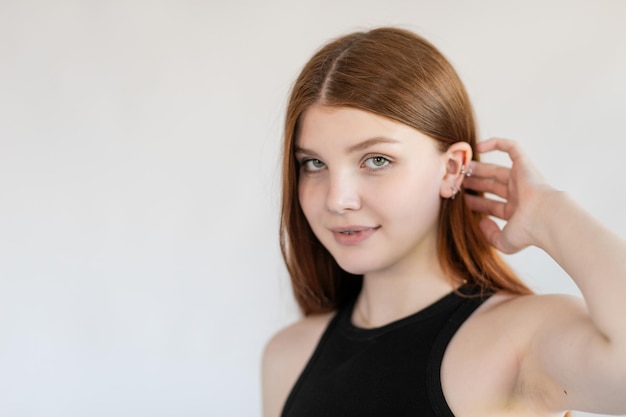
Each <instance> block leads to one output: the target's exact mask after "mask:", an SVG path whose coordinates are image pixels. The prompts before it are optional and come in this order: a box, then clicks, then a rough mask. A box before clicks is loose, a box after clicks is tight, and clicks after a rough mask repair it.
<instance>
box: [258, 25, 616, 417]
mask: <svg viewBox="0 0 626 417" xmlns="http://www.w3.org/2000/svg"><path fill="white" fill-rule="evenodd" d="M475 130H476V129H475V124H474V119H473V116H472V109H471V105H470V102H469V99H468V97H467V94H466V92H465V89H464V87H463V85H462V83H461V82H460V80H459V78H458V76H457V74H456V73H455V71H454V70H453V68H452V67H451V65H450V64H449V63H448V62H447V61H446V59H445V58H444V57H443V56H442V55H441V54H440V53H439V52H438V51H437V50H436V49H435V48H434V47H433V46H432V45H431V44H430V43H428V42H427V41H426V40H424V39H422V38H421V37H419V36H416V35H415V34H413V33H410V32H407V31H403V30H399V29H393V28H381V29H376V30H372V31H370V32H367V33H354V34H351V35H348V36H344V37H342V38H339V39H337V40H335V41H333V42H331V43H329V44H328V45H326V46H324V47H323V48H322V49H321V50H320V51H319V52H318V53H317V54H316V55H315V56H313V58H312V59H311V60H310V61H309V62H308V63H307V64H306V66H305V67H304V69H303V70H302V72H301V74H300V76H299V78H298V80H297V81H296V84H295V86H294V88H293V92H292V94H291V98H290V101H289V105H288V110H287V117H286V125H285V144H284V160H283V203H282V217H281V220H282V221H281V245H282V250H283V255H284V258H285V261H286V264H287V267H288V270H289V273H290V275H291V278H292V283H293V289H294V294H295V297H296V299H297V301H298V303H299V305H300V307H301V309H302V311H303V313H304V315H305V318H304V319H302V320H301V321H299V322H297V323H295V324H293V325H292V326H290V327H288V328H286V329H284V330H282V331H281V332H279V333H278V334H277V335H276V336H275V337H274V338H273V339H272V340H271V341H270V342H269V344H268V346H267V348H266V350H265V354H264V359H263V401H264V416H265V417H277V416H284V417H287V416H298V417H302V416H317V417H319V416H325V417H329V416H422V417H423V416H439V417H443V416H446V417H450V416H457V417H469V416H480V417H485V416H499V417H502V416H530V415H532V416H557V415H558V416H562V415H563V414H564V412H565V411H566V410H584V411H590V412H598V413H615V414H619V413H626V395H624V393H625V391H624V390H625V389H626V325H624V322H623V321H624V318H625V317H626V303H624V302H623V297H624V296H625V295H626V257H625V256H624V254H625V253H626V243H625V242H624V241H623V240H621V239H620V238H618V237H616V236H614V235H613V234H612V233H611V232H609V231H608V230H606V229H605V228H603V227H602V226H601V225H600V224H598V223H597V222H596V221H595V220H594V219H593V218H591V217H590V216H589V215H588V214H587V213H585V212H584V211H583V210H582V209H581V208H579V207H578V206H577V205H576V204H575V203H574V202H573V201H572V200H570V198H569V197H568V196H567V195H566V194H565V193H563V192H559V191H556V190H555V189H553V188H552V187H550V186H549V185H548V184H546V183H545V182H544V180H543V179H542V177H541V176H540V175H539V174H538V173H537V171H536V170H535V169H534V168H533V166H532V165H531V163H530V162H529V161H528V159H527V158H526V156H525V155H524V154H523V152H522V151H521V150H520V149H519V147H518V145H517V144H516V143H515V142H512V141H509V140H504V139H490V140H487V141H485V142H481V143H476V131H475ZM491 151H503V152H506V153H508V155H509V156H510V158H511V161H512V166H511V167H510V168H505V167H500V166H495V165H490V164H483V163H480V162H478V154H480V153H484V152H491ZM484 193H489V194H487V195H496V196H499V197H501V199H490V198H487V197H485V194H484ZM489 216H494V217H497V218H500V219H503V220H506V221H507V222H506V225H505V226H504V228H502V229H500V228H499V227H498V226H497V225H496V223H494V221H493V220H491V217H489ZM530 245H534V246H537V247H539V248H541V249H543V250H545V251H546V252H547V253H548V254H549V255H550V256H552V257H553V258H554V259H555V260H556V261H557V262H558V263H559V264H560V265H561V266H562V267H563V268H564V269H565V271H566V272H567V273H568V274H569V275H570V276H571V277H572V279H573V280H574V281H575V282H576V284H577V285H578V287H579V288H580V290H581V292H582V294H583V296H584V301H583V300H579V299H577V298H575V297H569V296H561V295H542V296H539V295H533V294H532V293H531V291H530V290H529V289H528V288H527V287H526V286H525V285H524V284H523V283H522V282H521V281H520V280H519V279H518V278H517V277H516V276H515V275H514V274H513V272H512V271H511V270H510V269H509V268H508V267H507V266H506V265H505V264H504V263H503V261H502V260H501V259H500V257H499V256H498V254H497V251H496V250H499V251H501V252H504V253H514V252H517V251H519V250H521V249H523V248H525V247H527V246H530Z"/></svg>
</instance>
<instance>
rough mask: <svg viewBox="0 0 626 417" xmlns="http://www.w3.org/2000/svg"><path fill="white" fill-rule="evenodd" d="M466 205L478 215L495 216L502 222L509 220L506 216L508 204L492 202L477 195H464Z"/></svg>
mask: <svg viewBox="0 0 626 417" xmlns="http://www.w3.org/2000/svg"><path fill="white" fill-rule="evenodd" d="M464 196H465V204H467V206H468V207H469V208H470V209H471V210H473V211H476V212H478V213H483V214H487V215H489V216H494V217H497V218H499V219H502V220H508V219H507V218H506V215H505V207H506V204H505V203H503V202H501V201H496V200H491V199H489V198H485V197H479V196H477V195H471V194H464Z"/></svg>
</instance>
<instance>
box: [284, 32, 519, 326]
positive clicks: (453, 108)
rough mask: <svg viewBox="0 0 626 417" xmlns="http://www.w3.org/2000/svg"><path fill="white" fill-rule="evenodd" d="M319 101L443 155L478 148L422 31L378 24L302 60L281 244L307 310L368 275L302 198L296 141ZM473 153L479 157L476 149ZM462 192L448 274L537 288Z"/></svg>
mask: <svg viewBox="0 0 626 417" xmlns="http://www.w3.org/2000/svg"><path fill="white" fill-rule="evenodd" d="M314 103H320V104H322V105H325V106H338V107H339V106H344V107H352V108H356V109H360V110H365V111H368V112H371V113H374V114H377V115H380V116H383V117H386V118H389V119H392V120H395V121H398V122H400V123H403V124H405V125H408V126H411V127H413V128H414V129H417V130H419V131H420V132H422V133H424V134H426V135H428V136H430V137H431V138H433V139H434V140H436V141H437V142H438V144H439V149H440V150H441V151H442V152H443V151H445V150H446V149H448V147H449V146H450V145H452V144H454V143H456V142H467V143H469V144H470V145H471V147H472V149H475V145H476V126H475V122H474V115H473V110H472V106H471V103H470V100H469V97H468V95H467V93H466V91H465V88H464V86H463V84H462V83H461V80H460V79H459V77H458V75H457V73H456V72H455V70H454V69H453V68H452V65H451V64H450V63H449V62H448V61H447V60H446V58H445V57H444V56H443V55H442V54H441V53H440V52H439V51H438V50H437V49H436V48H435V47H434V46H433V45H432V44H430V43H429V42H428V41H426V40H425V39H423V38H422V37H420V36H418V35H416V34H414V33H411V32H409V31H406V30H402V29H395V28H379V29H375V30H372V31H369V32H358V33H353V34H350V35H346V36H343V37H341V38H338V39H336V40H334V41H332V42H330V43H328V44H327V45H325V46H323V47H322V49H320V50H319V51H318V52H317V53H316V54H315V55H314V56H313V57H312V58H311V59H310V60H309V62H307V63H306V65H305V66H304V68H303V69H302V72H301V73H300V75H299V77H298V79H297V80H296V83H295V85H294V87H293V90H292V92H291V96H290V99H289V103H288V107H287V115H286V120H285V137H284V146H283V164H282V165H283V166H282V168H283V181H282V192H283V194H282V209H281V218H280V245H281V250H282V255H283V258H284V260H285V263H286V265H287V269H288V271H289V274H290V276H291V281H292V286H293V291H294V295H295V298H296V300H297V302H298V304H299V306H300V308H301V310H302V312H303V313H304V314H306V315H308V314H313V313H321V312H328V311H332V310H334V309H336V308H338V307H339V306H341V305H342V304H343V303H344V301H346V300H347V299H348V298H350V297H353V296H355V295H356V293H358V291H360V288H361V284H362V277H361V276H355V275H351V274H349V273H347V272H346V271H344V270H342V269H341V268H340V267H339V266H338V265H337V263H336V262H335V260H334V259H333V258H332V256H331V255H330V253H329V252H328V251H327V250H326V248H324V247H323V246H322V244H321V243H320V242H319V240H318V239H317V238H316V237H315V235H314V234H313V231H312V230H311V228H310V227H309V224H308V222H307V220H306V218H305V217H304V214H303V212H302V209H301V207H300V204H299V201H298V180H299V178H298V176H299V169H298V167H297V163H296V160H295V157H294V144H295V141H296V138H297V135H298V127H299V123H300V118H301V117H302V114H303V113H304V111H305V110H306V109H307V108H309V106H311V105H312V104H314ZM474 158H475V159H477V156H476V153H475V152H474ZM482 216H483V215H481V214H479V213H476V212H472V211H471V210H470V209H469V208H468V207H467V206H466V204H465V200H464V199H463V198H456V199H454V200H450V199H442V202H441V208H440V212H439V223H438V242H437V245H438V247H437V253H438V257H439V261H440V264H441V265H442V268H443V270H444V271H445V272H446V273H447V275H448V276H449V277H450V279H451V281H452V282H453V283H456V284H461V283H462V282H463V281H467V282H468V283H470V284H474V285H476V286H478V287H480V288H481V289H482V291H483V292H486V293H491V292H495V291H504V292H508V293H512V294H529V293H531V290H530V289H529V288H528V287H527V286H526V285H525V284H524V283H523V282H522V281H521V280H520V279H519V278H518V277H517V276H516V275H515V274H514V273H513V272H512V271H511V269H510V268H509V267H508V266H507V265H506V264H505V263H504V262H503V260H502V259H501V257H500V256H499V255H498V253H497V252H496V251H495V250H494V249H493V248H492V247H491V246H490V245H489V243H488V242H487V240H486V238H485V237H484V235H483V233H482V232H481V230H480V228H479V226H478V224H479V221H480V220H481V218H482Z"/></svg>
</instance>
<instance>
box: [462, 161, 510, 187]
mask: <svg viewBox="0 0 626 417" xmlns="http://www.w3.org/2000/svg"><path fill="white" fill-rule="evenodd" d="M469 169H470V172H471V174H470V175H469V178H472V177H482V178H494V179H495V180H496V181H498V182H500V183H502V184H507V183H508V182H509V178H510V176H511V168H507V167H503V166H501V165H496V164H488V163H484V162H476V161H472V162H471V163H470V164H469Z"/></svg>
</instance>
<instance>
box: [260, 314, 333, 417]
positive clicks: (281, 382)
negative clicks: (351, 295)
mask: <svg viewBox="0 0 626 417" xmlns="http://www.w3.org/2000/svg"><path fill="white" fill-rule="evenodd" d="M333 315H334V313H328V314H319V315H312V316H308V317H305V318H303V319H301V320H299V321H297V322H296V323H294V324H292V325H290V326H287V327H285V328H284V329H282V330H280V331H279V332H278V333H276V334H275V335H274V336H273V337H272V338H271V339H270V341H269V342H268V343H267V345H266V347H265V351H264V352H263V365H262V374H263V381H262V383H263V416H264V417H277V416H279V415H280V412H281V410H282V408H283V405H284V403H285V401H286V400H287V396H288V395H289V392H290V391H291V388H292V387H293V385H294V384H295V383H296V380H297V379H298V376H299V375H300V373H301V372H302V370H303V369H304V367H305V366H306V364H307V362H308V360H309V358H310V357H311V355H312V354H313V351H314V350H315V347H316V346H317V343H318V342H319V340H320V338H321V336H322V333H324V330H325V329H326V327H327V326H328V323H329V321H330V320H331V318H332V317H333Z"/></svg>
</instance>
